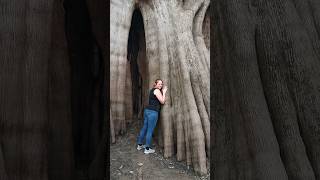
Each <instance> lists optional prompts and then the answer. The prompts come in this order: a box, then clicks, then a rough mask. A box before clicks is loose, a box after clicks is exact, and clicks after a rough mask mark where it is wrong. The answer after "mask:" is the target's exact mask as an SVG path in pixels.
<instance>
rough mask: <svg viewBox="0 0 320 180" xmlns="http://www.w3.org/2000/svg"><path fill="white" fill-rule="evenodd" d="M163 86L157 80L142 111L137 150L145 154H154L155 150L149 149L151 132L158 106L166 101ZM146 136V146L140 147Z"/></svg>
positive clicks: (155, 121)
mask: <svg viewBox="0 0 320 180" xmlns="http://www.w3.org/2000/svg"><path fill="white" fill-rule="evenodd" d="M162 86H163V81H162V80H161V79H157V80H156V81H155V83H154V85H153V88H152V89H151V90H150V92H149V105H148V106H147V107H146V108H145V109H144V113H143V117H144V121H143V127H142V129H141V131H140V134H139V136H138V141H137V143H138V147H137V149H138V150H141V149H143V148H145V149H144V153H145V154H149V153H154V152H155V150H154V149H152V148H151V140H152V134H153V130H154V128H155V127H156V124H157V121H158V117H159V112H160V105H161V104H164V102H165V99H166V92H167V87H166V86H164V88H162ZM145 136H146V144H145V145H142V143H143V140H144V137H145Z"/></svg>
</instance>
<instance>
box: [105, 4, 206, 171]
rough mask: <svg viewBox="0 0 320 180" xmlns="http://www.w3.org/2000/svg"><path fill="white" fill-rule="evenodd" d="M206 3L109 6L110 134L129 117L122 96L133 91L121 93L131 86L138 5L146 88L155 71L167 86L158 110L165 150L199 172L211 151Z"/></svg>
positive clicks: (119, 127) (123, 128) (203, 169)
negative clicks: (131, 43) (131, 44)
mask: <svg viewBox="0 0 320 180" xmlns="http://www.w3.org/2000/svg"><path fill="white" fill-rule="evenodd" d="M208 6H209V1H208V0H194V1H193V0H186V1H178V0H168V1H162V0H150V1H133V0H132V1H127V0H125V1H124V0H123V1H119V0H117V1H115V0H113V1H111V7H110V11H111V18H110V23H111V25H110V30H111V31H110V53H111V54H110V93H111V94H110V100H111V112H110V113H111V117H112V118H111V122H110V123H111V126H110V127H111V128H114V129H111V132H112V133H113V134H111V138H112V139H113V140H115V136H116V135H117V134H119V133H120V132H124V131H125V130H126V123H127V122H126V119H129V118H128V117H126V112H127V109H126V107H128V105H126V104H128V103H126V98H131V97H127V96H125V93H126V91H130V90H131V89H130V88H131V87H130V86H126V83H125V80H126V76H127V75H126V73H130V72H128V71H126V69H127V66H128V64H129V63H128V62H127V61H128V60H127V44H128V35H129V30H130V25H131V20H132V14H133V11H134V10H135V9H139V10H140V11H141V14H142V18H143V24H144V29H145V41H146V42H145V44H146V68H147V73H146V75H147V77H143V78H145V79H147V80H148V82H147V84H148V87H144V88H150V87H151V85H152V84H153V81H154V80H155V79H157V78H159V77H160V78H162V79H163V80H164V82H165V84H167V85H168V87H169V90H168V94H167V100H166V104H165V105H164V106H163V107H162V110H161V114H160V123H161V134H162V141H163V148H164V156H165V157H171V156H172V155H174V154H176V156H177V159H178V160H185V161H186V162H187V164H188V165H191V164H192V165H193V167H194V169H195V171H196V172H199V173H201V174H205V173H207V158H208V156H209V151H210V122H209V103H210V101H209V95H210V94H209V82H210V79H209V66H210V64H209V50H208V48H207V46H206V44H205V41H204V38H203V34H202V32H203V31H202V27H203V21H204V17H205V13H206V11H207V8H208ZM134 83H136V82H132V84H134ZM131 86H132V85H131ZM147 90H148V89H143V91H147ZM132 95H133V96H134V94H132ZM144 96H146V94H145V93H144ZM145 99H146V98H145ZM129 107H130V106H129Z"/></svg>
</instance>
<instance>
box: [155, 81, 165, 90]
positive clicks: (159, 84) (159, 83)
mask: <svg viewBox="0 0 320 180" xmlns="http://www.w3.org/2000/svg"><path fill="white" fill-rule="evenodd" d="M162 85H163V82H162V81H161V80H159V81H158V82H157V84H156V86H155V88H157V89H161V88H162Z"/></svg>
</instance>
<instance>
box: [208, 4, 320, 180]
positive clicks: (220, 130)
mask: <svg viewBox="0 0 320 180" xmlns="http://www.w3.org/2000/svg"><path fill="white" fill-rule="evenodd" d="M212 7H213V12H214V18H213V31H212V32H213V33H212V35H213V38H212V39H213V43H212V44H213V52H215V54H214V57H213V62H212V67H213V68H212V72H213V75H212V77H213V79H211V81H212V82H213V84H212V88H213V89H212V93H213V94H212V99H214V101H212V110H213V111H212V113H213V114H212V118H213V122H214V124H213V125H214V130H213V131H214V137H215V138H214V139H215V141H214V143H213V148H212V149H211V153H212V158H213V160H214V161H213V166H214V167H213V169H214V171H213V172H212V174H213V176H214V179H219V180H224V179H225V180H232V179H243V180H247V179H260V180H269V179H278V180H285V179H290V180H291V179H296V180H302V179H303V180H305V179H308V180H314V179H320V143H319V142H320V123H319V122H320V91H319V87H320V71H319V70H320V61H319V60H320V39H319V37H320V34H319V32H320V14H319V12H320V3H319V1H316V0H308V1H296V0H293V1H285V0H279V1H247V0H228V1H222V0H218V1H214V3H213V4H212Z"/></svg>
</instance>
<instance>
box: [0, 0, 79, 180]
mask: <svg viewBox="0 0 320 180" xmlns="http://www.w3.org/2000/svg"><path fill="white" fill-rule="evenodd" d="M1 7H2V8H1V9H2V10H1V11H0V12H1V15H0V19H1V28H0V29H1V31H0V33H1V34H0V36H1V41H0V48H1V53H0V59H1V66H0V84H1V86H0V116H1V118H0V123H1V126H0V127H1V129H0V138H1V139H0V144H1V145H0V148H1V151H0V152H1V155H0V157H1V158H0V161H1V162H0V168H1V170H0V171H1V179H6V178H7V179H10V180H11V179H17V180H18V179H30V180H31V179H33V180H36V179H39V180H40V179H41V180H44V179H72V170H73V163H72V162H73V158H72V157H73V156H72V151H73V148H72V136H71V114H70V113H71V111H70V100H69V99H68V98H67V97H70V91H69V88H68V87H69V86H68V85H69V80H70V76H69V68H68V67H70V66H69V63H68V57H67V47H66V40H65V35H64V16H63V6H62V3H61V2H60V1H45V2H36V1H23V2H21V1H1ZM61 87H65V88H62V89H61Z"/></svg>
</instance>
